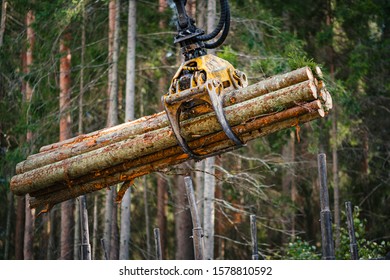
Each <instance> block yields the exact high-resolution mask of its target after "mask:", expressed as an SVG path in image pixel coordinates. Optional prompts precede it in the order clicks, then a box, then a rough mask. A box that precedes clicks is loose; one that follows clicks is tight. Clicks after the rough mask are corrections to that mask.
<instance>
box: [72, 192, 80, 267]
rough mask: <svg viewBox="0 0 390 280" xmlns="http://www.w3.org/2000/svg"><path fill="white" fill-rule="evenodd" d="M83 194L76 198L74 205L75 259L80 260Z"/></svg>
mask: <svg viewBox="0 0 390 280" xmlns="http://www.w3.org/2000/svg"><path fill="white" fill-rule="evenodd" d="M80 198H81V196H80V197H78V198H77V199H76V200H75V202H76V203H75V207H74V231H73V232H74V237H73V240H74V242H73V259H74V260H80V258H81V255H80V252H81V251H80V245H81V239H80V236H81V232H80V202H79V200H80Z"/></svg>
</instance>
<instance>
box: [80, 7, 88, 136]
mask: <svg viewBox="0 0 390 280" xmlns="http://www.w3.org/2000/svg"><path fill="white" fill-rule="evenodd" d="M82 5H83V7H82V9H83V11H82V13H83V19H82V24H81V58H80V60H81V61H80V94H79V129H78V130H79V135H81V134H83V130H84V129H83V116H84V105H83V102H84V92H85V89H84V67H85V43H86V42H85V41H86V39H85V24H86V18H87V15H86V13H85V2H84V1H83V3H82Z"/></svg>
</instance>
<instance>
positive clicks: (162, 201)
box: [157, 0, 168, 259]
mask: <svg viewBox="0 0 390 280" xmlns="http://www.w3.org/2000/svg"><path fill="white" fill-rule="evenodd" d="M167 7H168V3H167V0H159V5H158V13H159V14H160V15H162V14H163V13H164V12H165V11H166V9H167ZM159 28H160V29H161V30H164V29H165V28H166V21H165V19H164V18H161V19H160V21H159ZM160 60H161V64H162V65H166V64H167V59H166V56H165V53H162V55H161V58H160ZM166 90H167V77H166V75H161V77H159V79H158V92H159V93H164V92H166ZM160 106H161V105H160ZM161 109H162V108H161ZM167 205H168V183H167V180H166V179H165V178H164V177H163V175H162V174H158V175H157V227H158V228H159V230H160V231H159V232H160V234H159V237H160V245H161V257H162V259H167Z"/></svg>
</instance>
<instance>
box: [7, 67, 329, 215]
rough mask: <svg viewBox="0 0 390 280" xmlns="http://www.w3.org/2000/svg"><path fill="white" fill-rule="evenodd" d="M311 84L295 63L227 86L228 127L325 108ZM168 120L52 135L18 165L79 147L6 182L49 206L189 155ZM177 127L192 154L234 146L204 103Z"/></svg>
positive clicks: (284, 121)
mask: <svg viewBox="0 0 390 280" xmlns="http://www.w3.org/2000/svg"><path fill="white" fill-rule="evenodd" d="M318 84H319V83H318V82H317V80H315V79H314V78H313V75H312V72H311V71H310V69H309V68H301V69H297V70H295V71H292V72H289V73H287V74H284V75H279V76H275V77H272V78H270V79H268V80H265V81H262V82H259V83H257V84H254V85H252V86H249V87H247V88H245V89H241V90H236V91H231V92H226V93H225V94H224V101H225V108H224V110H225V115H226V118H227V120H228V122H229V123H230V125H231V126H232V129H233V131H234V132H235V133H236V134H237V135H238V136H239V137H240V138H241V139H242V141H244V142H247V141H249V140H252V139H255V138H258V137H261V136H264V135H268V134H270V133H273V132H275V131H278V130H281V129H284V128H287V127H291V126H297V125H299V124H300V123H304V122H307V121H311V120H313V119H316V118H320V117H323V116H325V114H326V112H327V111H328V110H329V108H328V107H327V104H329V102H328V103H327V102H326V100H325V99H324V98H322V97H321V95H320V96H319V94H318V93H319V91H320V90H321V89H324V87H322V88H319V87H318ZM168 125H169V124H168V121H167V117H166V115H165V114H164V113H159V114H156V115H153V116H149V117H143V118H141V119H138V120H135V121H133V122H130V123H126V124H121V125H119V126H116V127H113V128H108V129H105V130H101V131H99V132H94V133H91V134H88V135H84V136H83V137H79V138H74V139H73V140H71V141H64V142H60V143H55V144H53V145H51V146H50V147H49V146H48V148H47V149H43V151H42V152H41V153H40V154H41V155H39V154H38V155H36V156H33V157H31V158H29V159H27V160H26V162H25V163H23V164H21V165H20V166H22V169H24V168H25V167H26V166H28V165H29V163H27V162H30V160H33V161H35V160H38V159H39V158H40V156H43V157H46V156H48V155H49V154H51V156H49V157H53V154H57V155H59V154H60V153H62V152H64V151H66V150H67V149H68V150H69V149H72V150H73V151H75V150H77V148H78V147H79V148H80V147H83V148H80V150H78V152H77V153H78V154H76V155H67V156H66V157H65V159H62V160H58V158H56V161H55V162H53V163H50V164H47V165H46V164H44V165H43V166H40V167H37V168H33V167H31V166H36V165H35V164H36V163H35V164H32V165H30V168H32V169H30V170H29V171H24V173H21V174H19V175H16V176H14V177H13V178H12V181H11V188H12V190H13V191H14V193H15V194H19V195H23V194H25V193H30V194H31V195H32V196H33V201H32V204H31V206H33V207H42V206H46V207H47V208H50V207H51V206H52V205H54V204H56V203H58V202H60V201H63V200H64V199H65V198H70V197H75V196H77V195H80V194H84V193H88V192H93V191H96V190H99V189H102V188H105V187H108V186H110V185H112V184H115V183H119V182H123V181H126V180H129V181H131V180H132V179H134V178H136V177H139V176H142V175H144V174H148V173H150V172H153V171H158V170H161V169H162V168H166V167H168V166H171V165H176V164H179V163H181V162H184V161H186V160H188V155H187V154H185V153H184V152H183V151H182V150H181V148H180V147H179V146H178V145H177V143H176V139H175V137H174V135H173V133H172V130H171V129H170V127H169V126H168ZM181 127H182V133H183V136H184V138H185V139H186V140H187V142H188V144H189V146H190V147H191V149H193V150H194V151H195V152H196V153H198V154H202V155H205V156H207V155H210V154H211V153H213V152H217V153H223V152H226V151H227V150H232V149H235V148H237V147H236V146H234V144H233V142H232V141H230V140H229V139H228V138H227V136H226V135H225V133H224V132H223V131H222V130H221V127H220V125H219V123H218V121H217V119H216V117H215V113H214V112H210V108H207V106H204V105H201V106H198V107H197V108H195V109H194V110H193V111H192V112H190V113H189V114H187V115H185V116H183V118H182V121H181ZM103 142H105V143H103ZM87 143H92V144H90V146H91V147H92V148H87V149H85V147H87V146H88V145H86V144H87ZM102 143H103V144H102ZM99 145H100V146H99ZM96 146H98V147H97V148H96ZM73 148H75V149H73ZM41 150H42V149H41ZM65 154H66V153H65ZM54 158H55V156H54ZM51 160H53V158H52V159H51ZM30 164H31V163H30ZM23 166H24V168H23ZM38 166H39V164H38Z"/></svg>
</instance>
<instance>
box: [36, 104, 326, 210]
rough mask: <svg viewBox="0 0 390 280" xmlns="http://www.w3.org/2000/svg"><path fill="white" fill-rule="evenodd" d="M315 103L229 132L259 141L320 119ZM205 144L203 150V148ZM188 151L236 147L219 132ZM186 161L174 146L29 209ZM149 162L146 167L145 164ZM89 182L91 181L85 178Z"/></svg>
mask: <svg viewBox="0 0 390 280" xmlns="http://www.w3.org/2000/svg"><path fill="white" fill-rule="evenodd" d="M320 107H321V105H320V102H319V101H313V102H311V103H309V104H307V105H305V106H297V107H294V108H291V109H289V110H286V111H282V112H279V113H275V114H273V115H269V116H266V117H262V118H258V119H254V120H252V121H249V122H247V123H245V124H241V125H238V126H235V127H233V131H234V132H235V133H238V134H239V135H240V137H241V138H242V140H244V142H247V141H250V140H253V139H256V138H259V137H263V136H265V135H268V134H271V133H274V132H276V131H279V130H281V129H284V128H288V127H292V126H297V125H299V124H302V123H305V122H309V121H311V120H314V119H316V118H320V117H322V116H324V112H323V110H322V109H321V108H320ZM204 143H207V144H208V145H207V146H204ZM190 147H191V148H192V149H194V150H195V151H196V152H198V153H206V154H209V153H213V152H216V151H221V153H223V152H227V151H229V150H233V149H236V148H237V146H235V145H234V143H233V142H232V141H231V140H229V139H228V138H227V137H226V135H225V134H224V133H223V132H219V133H216V134H215V135H212V136H209V137H208V138H207V140H206V139H199V140H197V141H194V142H191V143H190ZM186 160H188V155H187V154H184V153H183V151H182V150H181V148H180V147H178V146H176V147H173V148H170V149H167V150H163V151H159V152H158V153H156V154H154V155H149V156H146V157H143V158H140V159H138V160H137V161H132V162H128V163H127V164H123V165H118V166H115V167H111V168H109V169H107V170H104V171H102V172H101V173H100V176H98V177H96V178H95V180H92V181H88V182H85V183H81V184H77V183H76V181H75V182H72V186H71V187H64V188H62V189H60V190H56V191H55V195H53V193H46V194H41V195H39V196H36V197H34V198H32V200H31V204H30V206H31V207H33V208H38V207H45V208H46V210H48V209H50V208H51V207H52V206H53V205H55V204H57V203H59V202H62V201H65V200H68V199H69V198H71V197H77V196H79V195H80V194H84V193H90V192H93V191H97V190H100V189H103V188H106V187H109V186H111V185H113V184H115V183H118V182H123V181H126V180H133V179H134V178H137V177H140V176H143V175H145V174H148V173H150V172H153V171H159V170H162V169H164V168H167V167H169V166H171V165H176V164H180V163H182V162H184V161H186ZM146 162H149V163H146ZM89 179H91V178H89Z"/></svg>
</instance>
